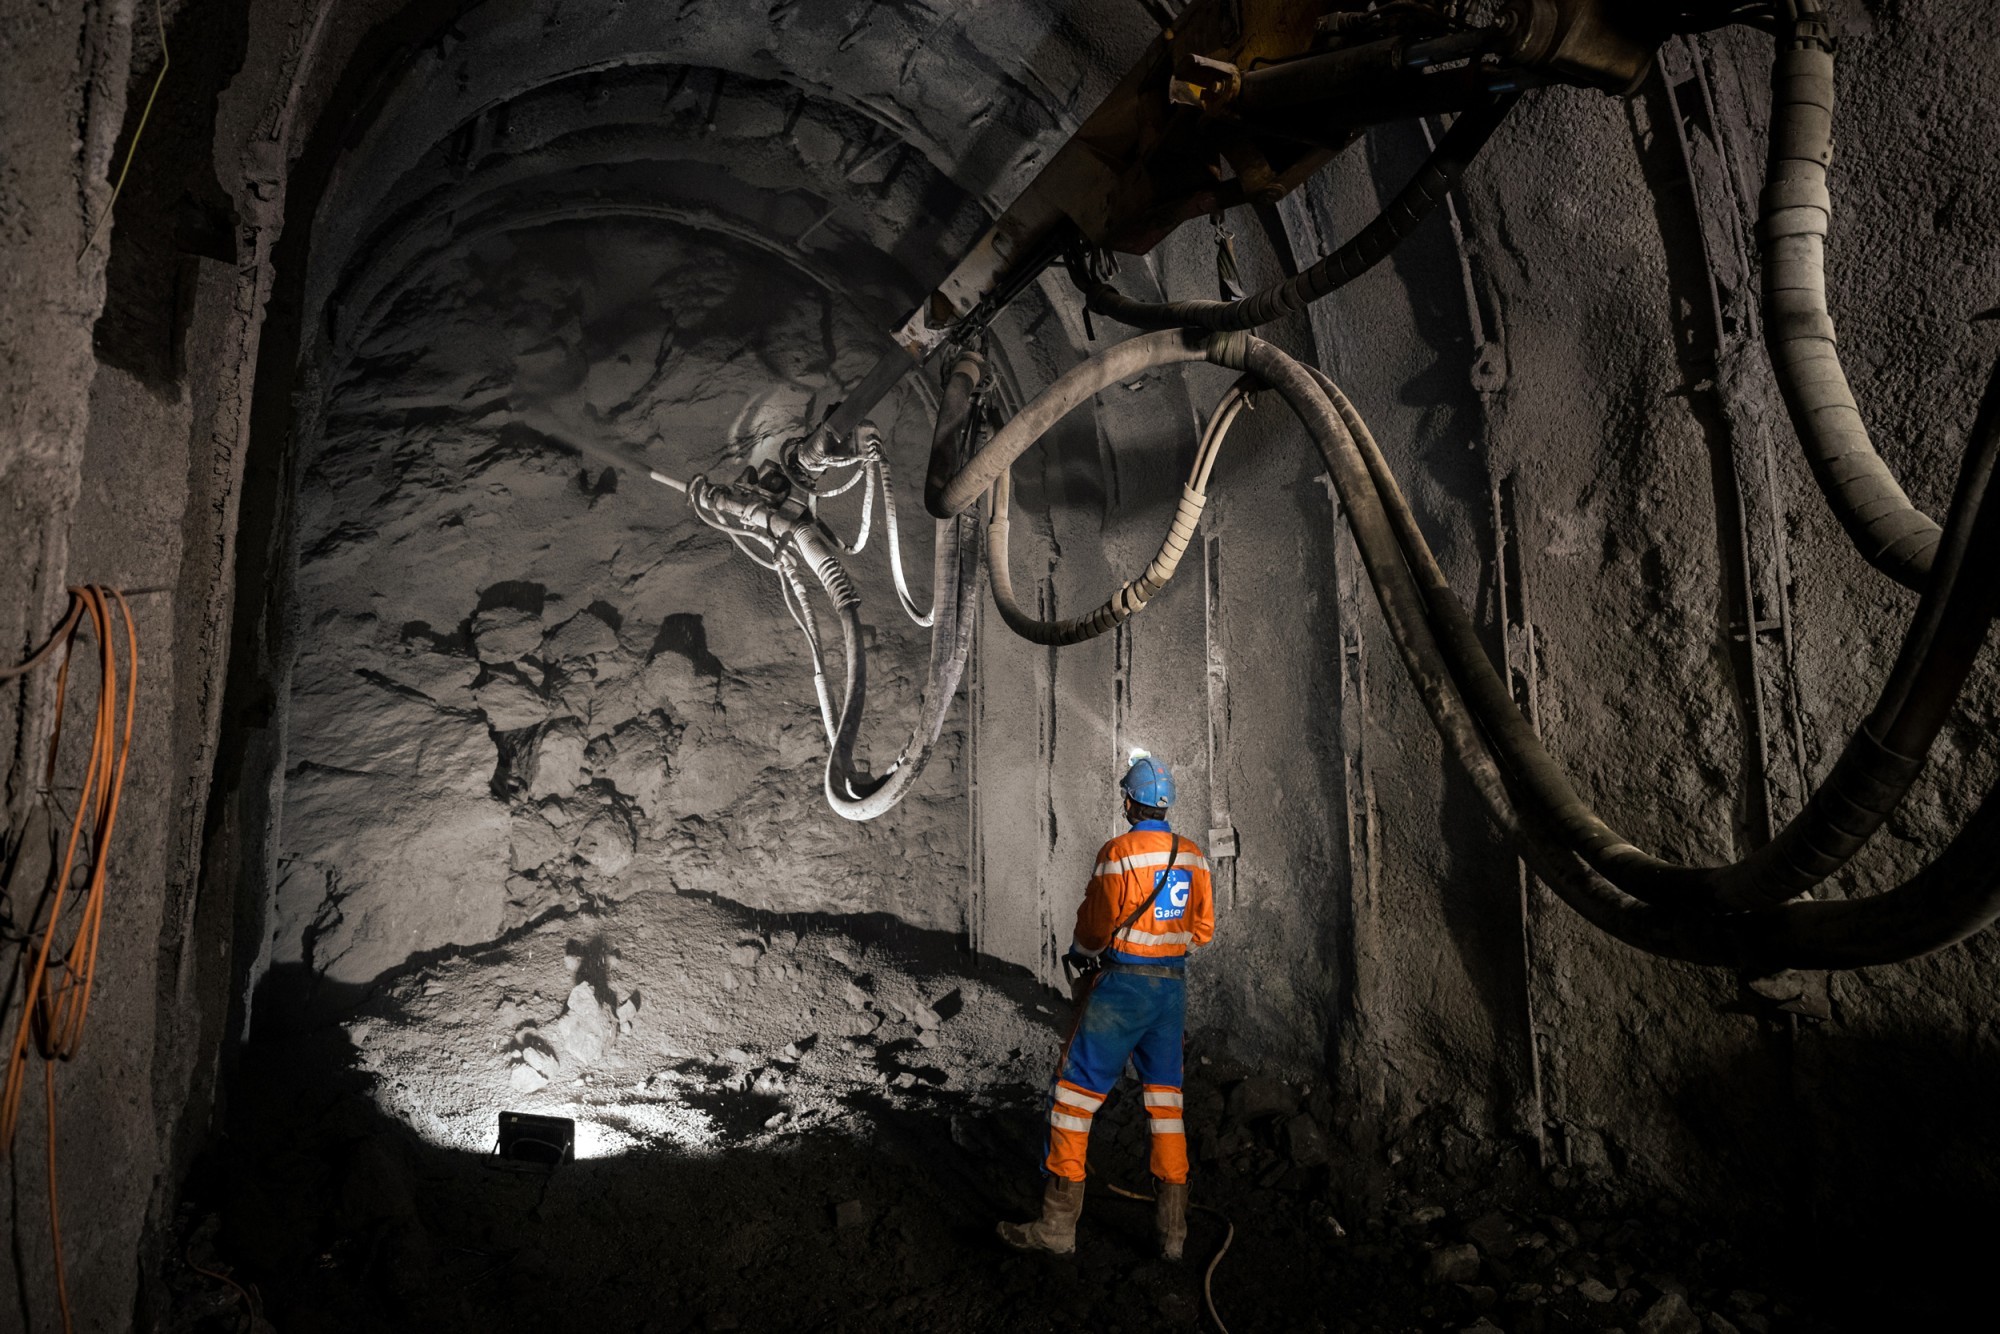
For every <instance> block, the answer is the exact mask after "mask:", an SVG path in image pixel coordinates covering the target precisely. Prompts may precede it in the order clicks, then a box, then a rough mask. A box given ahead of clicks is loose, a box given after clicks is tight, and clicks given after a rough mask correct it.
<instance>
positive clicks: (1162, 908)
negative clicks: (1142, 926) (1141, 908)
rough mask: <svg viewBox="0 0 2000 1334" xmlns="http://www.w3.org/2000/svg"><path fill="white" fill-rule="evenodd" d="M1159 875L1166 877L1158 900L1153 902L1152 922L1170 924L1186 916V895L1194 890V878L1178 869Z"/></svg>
mask: <svg viewBox="0 0 2000 1334" xmlns="http://www.w3.org/2000/svg"><path fill="white" fill-rule="evenodd" d="M1160 874H1161V875H1163V876H1165V877H1166V888H1165V889H1162V890H1161V891H1160V897H1159V898H1157V899H1155V900H1153V918H1154V920H1155V921H1160V922H1171V921H1173V920H1174V919H1175V918H1178V917H1185V916H1187V905H1188V893H1189V891H1190V890H1192V889H1193V888H1194V877H1193V876H1192V875H1190V874H1189V873H1188V872H1186V871H1183V870H1180V869H1179V868H1176V869H1174V870H1171V871H1162V872H1160Z"/></svg>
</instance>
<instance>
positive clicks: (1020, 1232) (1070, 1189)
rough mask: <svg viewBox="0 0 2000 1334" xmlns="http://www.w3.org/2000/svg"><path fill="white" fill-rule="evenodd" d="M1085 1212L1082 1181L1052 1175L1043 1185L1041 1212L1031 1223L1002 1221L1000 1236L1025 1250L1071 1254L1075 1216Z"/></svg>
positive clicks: (1074, 1242) (1074, 1234)
mask: <svg viewBox="0 0 2000 1334" xmlns="http://www.w3.org/2000/svg"><path fill="white" fill-rule="evenodd" d="M1082 1212H1083V1183H1082V1182H1081V1181H1068V1180H1065V1179H1064V1178H1062V1177H1050V1178H1049V1179H1048V1183H1047V1184H1046V1185H1044V1186H1043V1187H1042V1216H1041V1217H1040V1218H1038V1219H1036V1220H1035V1221H1034V1222H1032V1223H1002V1224H1001V1225H1000V1240H1002V1241H1004V1242H1006V1243H1007V1244H1008V1245H1009V1246H1012V1247H1014V1248H1015V1249H1017V1250H1023V1251H1048V1252H1050V1253H1051V1254H1054V1255H1068V1254H1070V1253H1071V1252H1072V1251H1074V1250H1075V1249H1076V1220H1077V1216H1078V1215H1079V1214H1081V1213H1082Z"/></svg>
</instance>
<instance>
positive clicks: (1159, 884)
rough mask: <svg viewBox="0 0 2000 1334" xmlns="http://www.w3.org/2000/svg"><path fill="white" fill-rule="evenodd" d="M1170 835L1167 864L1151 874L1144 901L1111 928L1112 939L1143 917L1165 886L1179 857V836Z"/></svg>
mask: <svg viewBox="0 0 2000 1334" xmlns="http://www.w3.org/2000/svg"><path fill="white" fill-rule="evenodd" d="M1171 837H1172V838H1173V844H1172V845H1171V847H1169V849H1168V851H1167V864H1166V866H1165V868H1163V869H1162V870H1160V871H1159V872H1158V873H1156V874H1155V875H1154V876H1153V892H1152V893H1150V894H1148V895H1147V896H1146V898H1145V901H1144V902H1143V903H1141V904H1140V905H1139V906H1138V907H1136V908H1134V909H1133V910H1132V911H1131V912H1130V913H1129V914H1127V915H1126V918H1125V920H1124V921H1122V922H1120V923H1119V924H1118V925H1117V926H1114V927H1112V928H1111V938H1112V939H1113V940H1116V939H1117V938H1118V933H1119V932H1120V931H1123V930H1125V929H1126V928H1127V927H1129V926H1131V925H1132V923H1134V922H1136V921H1138V920H1139V919H1140V918H1141V917H1144V916H1145V915H1146V909H1148V908H1150V907H1152V906H1153V904H1154V903H1155V902H1156V901H1157V900H1158V899H1159V897H1160V891H1161V890H1163V889H1165V888H1166V887H1167V879H1168V877H1170V876H1171V875H1173V873H1174V863H1175V862H1177V861H1179V860H1180V858H1181V836H1180V835H1179V834H1174V835H1171Z"/></svg>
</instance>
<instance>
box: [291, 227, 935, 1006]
mask: <svg viewBox="0 0 2000 1334" xmlns="http://www.w3.org/2000/svg"><path fill="white" fill-rule="evenodd" d="M874 336H875V335H874V332H873V330H872V329H871V328H869V327H868V326H867V325H865V324H864V323H863V322H861V321H860V319H859V317H858V316H856V315H854V314H853V313H852V312H851V311H849V310H847V308H845V307H844V306H843V305H841V304H840V303H838V302H836V301H834V300H833V299H832V298H831V297H829V296H828V295H827V294H825V293H824V292H821V291H819V290H818V289H816V288H813V287H812V286H810V285H804V284H801V283H800V282H799V281H798V275H797V274H796V273H794V272H792V271H791V270H790V269H787V268H785V267H783V266H782V265H777V264H776V262H775V261H772V260H770V259H769V258H768V257H763V256H759V255H756V254H755V253H752V252H739V251H738V250H737V249H734V248H732V247H730V246H729V245H728V244H727V243H723V242H717V241H713V240H708V239H694V238H692V237H691V236H689V235H688V234H685V233H682V232H679V231H677V230H675V229H674V228H672V227H670V226H668V225H666V224H658V225H647V224H641V223H630V222H626V223H620V222H596V223H565V224H557V225H549V226H543V227H537V228H530V229H526V230H522V231H515V232H507V233H502V234H498V235H494V236H491V237H488V238H486V239H485V240H482V241H479V242H477V243H476V244H474V245H472V246H470V247H469V248H467V249H464V250H461V251H459V252H457V253H455V254H453V255H452V256H450V257H448V258H446V259H443V260H440V261H438V262H437V263H436V264H435V265H434V266H433V268H432V269H431V270H430V271H429V272H428V273H427V274H426V275H425V277H424V279H423V281H421V282H418V283H416V284H415V285H413V286H412V288H411V290H410V291H409V292H408V293H407V294H406V295H405V296H404V298H403V299H402V302H401V305H400V306H399V309H398V312H397V318H396V319H394V320H392V321H385V322H384V324H383V326H382V328H381V330H380V331H379V332H378V333H376V334H375V335H373V336H372V337H371V338H370V339H369V340H368V341H367V342H365V343H364V344H363V345H362V346H361V347H360V349H359V351H358V352H357V354H356V355H355V356H354V358H353V359H352V360H351V361H350V362H349V363H348V364H346V365H345V366H344V367H343V368H341V369H340V371H339V372H338V373H337V375H336V376H335V377H334V379H333V381H332V384H331V388H330V391H329V394H328V401H327V409H326V412H325V414H324V419H323V429H322V431H321V433H320V435H319V438H318V439H317V440H314V441H311V442H310V443H309V444H308V446H307V448H306V450H305V451H304V453H305V461H304V464H303V472H302V480H301V487H300V501H299V504H300V517H299V532H300V536H299V555H298V560H299V571H298V591H299V599H300V603H301V615H300V618H299V624H300V632H299V644H298V650H299V651H298V658H297V663H296V667H295V669H294V677H293V695H292V703H293V711H292V723H291V729H292V730H291V737H290V754H291V772H290V774H289V775H288V781H287V784H286V795H285V809H284V818H283V822H282V827H283V831H284V834H283V836H284V846H283V848H282V850H281V876H282V884H281V888H280V891H279V895H278V899H279V902H278V905H277V913H276V919H277V929H276V932H275V938H274V940H273V941H272V957H273V960H274V962H276V963H279V964H287V963H294V962H296V963H301V964H305V965H307V966H309V967H310V968H311V969H312V970H314V971H315V972H317V973H319V974H321V975H323V976H325V977H326V978H327V979H329V980H330V981H333V982H337V983H342V984H357V983H363V982H366V981H368V980H370V979H372V978H374V977H376V976H378V975H380V974H381V973H382V972H383V971H384V970H385V969H388V968H391V967H394V966H396V965H398V964H401V963H402V962H403V961H404V960H406V959H408V958H410V957H412V956H413V955H420V954H422V953H423V952H425V951H427V950H435V949H439V948H442V947H447V946H466V945H474V944H478V943H480V942H483V941H489V940H494V939H497V938H498V937H500V936H501V935H502V934H503V933H505V932H507V931H510V930H514V929H517V928H519V927H520V926H522V925H523V924H524V923H528V922H531V921H535V920H537V919H539V918H541V917H542V916H544V915H545V914H547V913H550V912H553V911H574V910H576V909H578V908H580V907H582V906H585V905H590V904H598V903H604V902H609V901H616V900H618V899H621V898H624V897H626V896H628V895H630V894H633V893H635V892H638V891H640V890H642V889H646V888H651V887H659V886H666V887H671V888H674V889H678V890H682V891H692V892H700V893H708V894H715V895H719V896H721V897H723V898H726V899H729V900H731V901H733V902H739V903H743V904H746V905H749V906H752V907H756V908H761V909H767V910H776V911H784V910H791V911H801V910H815V911H832V912H872V911H886V912H892V913H894V914H895V915H896V916H898V917H899V918H902V919H903V920H906V921H909V922H912V923H915V924H917V925H920V926H931V927H941V928H950V927H955V926H956V925H957V914H958V911H959V908H958V897H959V896H958V894H957V888H958V885H959V883H960V882H961V881H962V879H963V874H964V865H965V857H964V832H963V831H964V820H963V817H962V815H961V814H959V812H960V811H961V810H962V805H961V803H962V793H961V791H960V786H959V784H958V783H956V782H954V779H955V778H957V777H958V776H959V774H960V773H961V772H962V770H961V767H960V766H959V764H958V763H957V762H956V758H955V757H956V755H957V753H958V749H959V747H960V745H961V741H962V737H961V735H960V732H959V729H958V728H957V726H956V725H954V726H952V727H950V728H948V729H947V732H946V735H945V738H944V741H943V743H942V747H941V751H940V756H941V758H942V759H943V761H944V762H942V763H940V764H938V765H937V766H936V767H935V770H934V776H933V777H932V778H931V779H930V780H929V781H928V782H927V783H926V784H925V785H924V787H923V789H921V790H920V791H919V792H918V793H917V794H916V797H915V798H914V799H913V800H911V801H909V802H906V803H905V804H904V805H903V806H902V808H900V809H899V810H897V811H896V812H895V813H894V814H892V815H891V816H890V817H889V818H887V819H884V820H882V821H879V822H877V827H870V828H866V829H863V828H858V827H856V826H853V825H850V824H848V823H847V822H845V821H842V820H840V819H839V818H837V817H836V816H834V815H833V814H831V813H830V812H829V811H827V810H826V809H825V806H824V803H823V802H822V801H821V800H820V769H821V767H822V765H823V763H824V758H825V737H824V734H823V732H822V730H821V724H820V720H819V716H818V712H817V709H816V705H815V703H814V695H813V687H812V683H811V682H812V678H811V671H810V666H809V664H808V662H807V659H806V657H805V653H804V650H803V648H802V647H801V645H800V644H799V642H798V637H797V635H796V633H795V632H794V631H793V629H792V626H791V624H790V621H789V620H788V619H787V618H786V617H785V616H784V615H783V613H782V608H781V607H780V605H779V602H778V598H777V594H776V592H775V590H774V589H773V587H771V585H770V582H769V580H768V579H767V577H766V576H765V574H764V573H763V572H762V571H760V570H757V569H756V568H754V567H753V566H752V565H750V564H749V562H747V561H745V560H744V559H743V558H742V557H741V556H740V555H739V554H738V553H737V552H736V551H734V550H733V549H731V547H730V546H729V544H728V543H727V541H726V540H725V539H724V538H723V537H722V536H721V535H719V534H717V533H715V532H713V531H712V530H710V529H707V528H706V527H704V526H703V525H701V524H700V523H698V522H696V521H695V520H694V519H693V517H692V516H690V515H688V514H686V513H685V511H684V508H683V502H682V500H681V498H680V497H679V496H678V495H676V494H675V493H673V492H671V491H668V490H666V489H664V488H661V487H658V486H656V485H654V484H652V483H651V482H650V481H648V480H647V479H646V478H644V477H643V476H632V475H627V474H625V473H623V472H621V470H617V469H605V468H601V467H597V466H595V465H594V464H591V463H589V462H587V461H585V459H584V458H582V457H581V456H579V455H578V454H577V452H576V451H575V450H574V449H573V448H572V447H570V446H569V445H568V444H567V443H566V442H569V441H575V440H579V439H589V440H596V441H601V442H606V443H611V444H615V445H619V446H623V447H626V448H628V449H632V450H636V451H639V452H641V453H643V454H644V455H645V456H646V457H647V458H648V459H649V460H654V461H657V463H658V465H659V466H660V467H661V468H662V469H665V470H670V471H672V472H673V473H675V474H677V475H681V476H686V475H689V474H691V473H695V472H701V471H714V472H717V473H718V474H723V475H733V474H734V473H735V472H736V471H738V470H740V469H741V468H742V467H743V466H745V465H746V464H750V463H754V462H757V461H760V460H761V459H763V458H765V457H768V456H769V453H770V451H771V450H773V449H774V448H775V447H776V446H777V445H778V444H779V443H781V442H782V441H783V440H785V439H787V438H790V437H793V436H796V435H797V434H798V433H800V432H801V431H802V430H803V429H804V426H805V424H806V423H807V422H808V421H811V420H815V419H816V415H817V413H819V412H820V411H822V410H823V409H824V406H825V402H826V400H827V399H828V397H829V396H830V395H837V393H838V389H837V386H838V384H839V383H841V382H842V380H843V379H846V380H851V379H852V378H853V376H854V374H855V372H856V366H857V365H859V364H861V359H862V358H863V357H864V356H865V355H866V349H868V348H870V347H872V342H871V341H870V340H871V339H872V338H873V337H874ZM856 349H862V351H856ZM923 393H924V391H923V390H921V389H920V388H919V387H917V386H914V385H912V386H908V387H906V388H905V389H904V390H903V391H902V392H901V393H899V394H898V395H897V396H896V397H895V398H893V399H892V400H891V401H890V402H888V403H886V404H884V406H883V407H882V408H881V409H880V410H879V411H878V412H877V414H876V420H877V422H878V424H880V425H881V426H882V428H883V429H884V432H885V435H887V437H888V438H889V439H890V440H891V441H892V442H894V441H897V440H904V441H908V440H918V439H923V438H926V437H927V432H928V425H927V422H928V418H929V415H930V409H929V407H928V405H927V404H926V403H925V402H924V401H923ZM903 480H904V482H905V483H906V484H907V485H909V486H912V487H913V486H914V482H911V481H909V479H903ZM847 503H848V502H846V501H833V502H829V504H828V506H827V509H828V511H829V517H830V518H831V520H832V521H833V522H834V523H836V524H851V523H852V522H853V518H854V516H853V515H849V514H846V513H845V511H844V510H843V509H842V508H841V507H842V506H843V505H845V504H847ZM907 504H908V505H909V507H910V508H911V509H912V510H914V509H915V507H916V505H917V498H916V494H915V491H914V490H911V492H910V497H909V500H908V502H907ZM907 540H909V539H908V537H907V535H906V541H907ZM917 540H918V541H922V542H927V541H928V538H927V536H925V537H920V538H918V539H917ZM910 558H911V559H912V561H914V562H917V563H921V561H922V559H923V553H922V552H921V551H917V550H913V551H911V552H910ZM871 577H872V578H873V579H878V580H881V581H882V582H883V583H884V587H883V588H874V587H872V585H871V583H870V580H871ZM861 583H862V585H863V588H862V591H863V594H864V597H865V598H866V599H867V603H866V605H869V606H871V607H887V608H890V609H892V612H891V614H893V608H894V607H895V602H894V600H893V596H892V595H891V594H890V593H889V591H888V589H887V587H886V576H885V575H884V574H883V573H882V572H881V571H879V570H873V569H872V568H871V569H870V570H866V571H863V572H862V575H861ZM885 619H887V618H885ZM871 633H872V635H873V637H874V640H875V644H874V647H873V648H872V649H871V653H870V656H871V663H870V667H871V676H872V677H874V681H873V682H872V685H873V687H874V689H873V691H872V699H871V703H872V704H873V709H872V713H873V715H874V716H875V717H876V718H877V719H878V720H882V721H881V722H880V725H883V726H889V727H891V728H892V729H893V727H894V726H895V725H896V720H898V719H899V718H901V717H902V716H904V714H905V713H906V712H907V710H908V709H909V707H910V706H911V704H912V701H913V697H914V694H915V688H916V682H917V681H918V680H919V679H920V677H921V673H922V668H923V661H924V653H925V651H926V648H927V644H926V641H925V638H924V636H923V634H922V632H921V631H920V630H917V629H916V628H915V627H913V626H910V625H907V624H904V623H902V622H901V619H900V618H896V619H895V621H894V623H885V624H882V625H878V626H875V627H872V630H871ZM910 844H915V845H920V846H923V847H925V848H926V849H928V850H929V852H930V854H931V855H930V856H928V857H927V858H925V859H924V860H923V861H922V862H915V861H912V860H909V859H906V858H903V857H900V856H898V857H882V856H872V855H869V853H870V851H871V850H873V849H877V848H880V847H900V846H904V845H910Z"/></svg>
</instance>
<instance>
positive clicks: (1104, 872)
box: [1076, 820, 1215, 963]
mask: <svg viewBox="0 0 2000 1334" xmlns="http://www.w3.org/2000/svg"><path fill="white" fill-rule="evenodd" d="M1173 845H1174V835H1173V831H1172V830H1171V829H1169V828H1168V827H1167V824H1166V822H1165V821H1164V820H1141V821H1140V822H1139V823H1138V824H1136V825H1134V826H1132V828H1131V830H1130V831H1129V832H1127V833H1124V834H1120V835H1119V836H1118V837H1117V838H1114V839H1112V840H1111V841H1110V842H1109V843H1106V844H1105V845H1104V847H1103V848H1102V849H1101V850H1100V851H1099V852H1098V854H1097V870H1096V874H1094V875H1092V876H1091V878H1090V888H1089V889H1087V890H1086V891H1084V896H1083V906H1082V907H1080V908H1078V909H1077V911H1076V946H1077V948H1078V949H1079V950H1080V951H1082V952H1083V953H1085V954H1100V953H1105V952H1106V951H1108V952H1109V957H1110V958H1111V959H1114V960H1117V961H1119V962H1122V963H1160V962H1163V961H1172V960H1176V959H1182V958H1185V957H1186V956H1187V952H1188V948H1189V947H1190V946H1193V945H1206V944H1207V943H1208V942H1209V940H1210V939H1211V938H1213V937H1214V935H1215V899H1214V895H1213V893H1212V891H1211V889H1210V887H1209V878H1208V859H1207V858H1205V857H1203V856H1202V855H1201V849H1200V848H1199V847H1197V846H1196V845H1195V844H1194V843H1193V842H1192V841H1191V840H1189V839H1185V838H1183V839H1181V840H1180V854H1179V855H1178V856H1173ZM1170 856H1173V869H1172V870H1171V871H1168V869H1167V860H1168V858H1169V857H1170ZM1162 875H1169V876H1171V877H1172V883H1170V884H1168V885H1166V886H1164V887H1163V888H1161V890H1160V894H1159V897H1158V898H1157V899H1155V900H1154V901H1153V906H1152V907H1151V908H1150V909H1149V910H1147V911H1146V912H1143V913H1141V914H1140V915H1139V918H1138V920H1137V921H1135V922H1133V923H1132V925H1131V926H1129V927H1126V928H1125V929H1124V930H1122V931H1119V932H1118V935H1117V938H1116V939H1115V940H1114V939H1113V938H1112V930H1113V928H1115V927H1116V926H1117V925H1118V924H1119V923H1120V922H1122V921H1124V920H1125V919H1126V918H1127V917H1129V916H1130V915H1131V914H1132V911H1133V909H1135V908H1137V907H1138V906H1139V905H1140V903H1142V902H1144V901H1145V899H1146V897H1147V896H1148V895H1150V894H1152V892H1153V885H1154V881H1155V880H1156V879H1157V878H1158V877H1160V876H1162Z"/></svg>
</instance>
